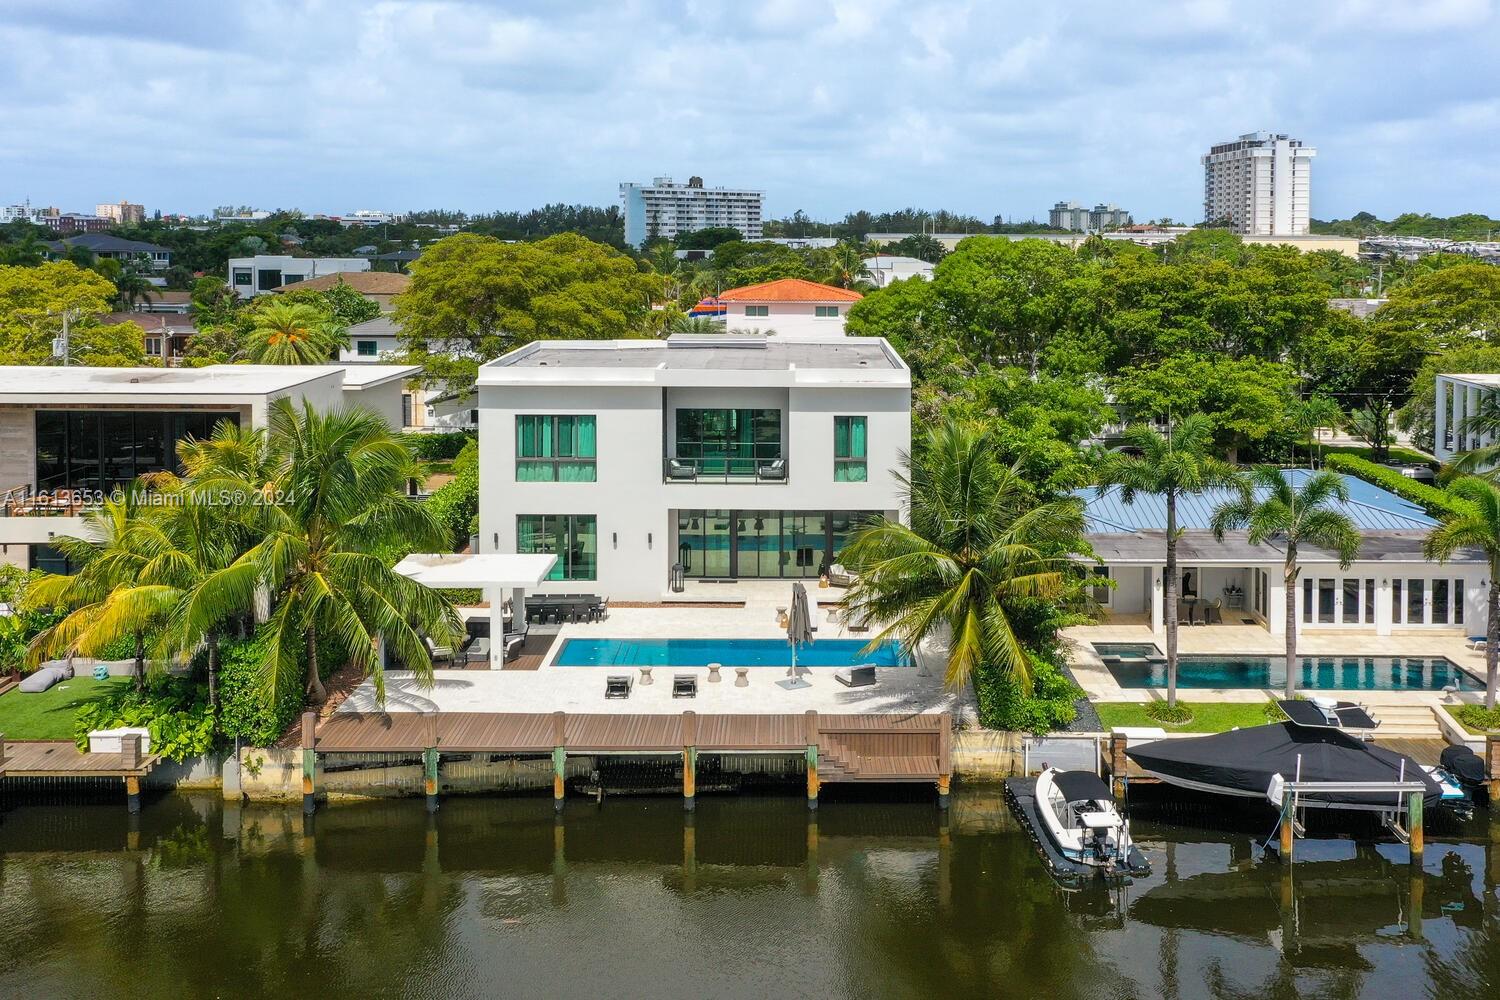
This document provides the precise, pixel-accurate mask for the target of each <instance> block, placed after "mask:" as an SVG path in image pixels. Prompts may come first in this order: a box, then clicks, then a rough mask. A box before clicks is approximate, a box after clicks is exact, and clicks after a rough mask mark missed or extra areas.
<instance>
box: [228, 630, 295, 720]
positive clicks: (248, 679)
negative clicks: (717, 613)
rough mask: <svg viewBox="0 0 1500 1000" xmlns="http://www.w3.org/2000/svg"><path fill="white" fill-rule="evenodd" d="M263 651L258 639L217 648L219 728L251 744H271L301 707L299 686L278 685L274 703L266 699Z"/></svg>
mask: <svg viewBox="0 0 1500 1000" xmlns="http://www.w3.org/2000/svg"><path fill="white" fill-rule="evenodd" d="M264 654H265V650H264V648H263V642H262V640H259V639H251V640H248V641H228V642H225V643H223V644H222V645H220V647H219V698H220V705H219V728H220V731H221V732H223V734H224V735H225V736H228V737H231V738H232V737H236V736H238V737H239V738H240V739H242V740H244V741H245V742H246V743H249V744H250V745H251V746H269V745H270V744H272V743H275V742H276V741H277V740H278V739H280V738H281V734H282V733H284V732H286V730H287V727H289V726H290V725H291V724H292V723H293V722H295V721H296V719H297V715H298V713H299V712H301V710H302V689H301V687H300V686H294V685H286V686H285V687H283V688H281V689H280V691H278V693H277V696H276V700H275V701H274V702H272V701H270V700H269V699H268V698H267V696H266V693H265V686H264V684H263V675H262V672H261V666H260V664H261V661H262V659H263V657H264ZM304 669H306V667H305V665H304Z"/></svg>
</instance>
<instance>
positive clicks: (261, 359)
mask: <svg viewBox="0 0 1500 1000" xmlns="http://www.w3.org/2000/svg"><path fill="white" fill-rule="evenodd" d="M253 322H254V326H252V327H251V328H250V335H249V337H248V338H247V340H246V354H247V355H248V356H249V358H250V360H251V361H253V362H254V363H256V364H258V365H321V364H326V363H327V362H328V360H329V359H330V358H332V357H333V355H334V353H335V352H336V351H337V350H338V349H339V347H341V346H348V342H349V331H348V329H347V328H346V327H344V326H342V325H341V324H340V323H338V322H337V321H336V320H334V319H333V318H331V317H330V316H329V315H328V314H327V313H324V312H322V311H320V310H319V309H318V308H316V307H315V306H312V305H309V304H308V303H306V302H273V303H271V304H270V305H268V306H265V307H264V308H262V309H260V310H259V312H257V313H256V315H255V318H254V321H253Z"/></svg>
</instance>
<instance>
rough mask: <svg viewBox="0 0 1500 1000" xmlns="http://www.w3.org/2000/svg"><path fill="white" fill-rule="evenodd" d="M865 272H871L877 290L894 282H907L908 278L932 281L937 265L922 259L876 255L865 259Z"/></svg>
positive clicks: (870, 278) (871, 279)
mask: <svg viewBox="0 0 1500 1000" xmlns="http://www.w3.org/2000/svg"><path fill="white" fill-rule="evenodd" d="M864 265H865V270H866V271H868V272H869V280H870V282H871V283H873V284H874V285H875V287H876V288H885V287H886V286H887V285H889V284H890V283H891V282H893V281H905V280H906V279H907V278H921V279H922V280H923V281H931V280H932V272H933V271H934V270H936V268H937V265H936V264H932V263H929V262H928V261H925V260H922V259H921V258H920V257H901V256H897V255H894V254H876V255H875V256H874V257H866V258H865V259H864Z"/></svg>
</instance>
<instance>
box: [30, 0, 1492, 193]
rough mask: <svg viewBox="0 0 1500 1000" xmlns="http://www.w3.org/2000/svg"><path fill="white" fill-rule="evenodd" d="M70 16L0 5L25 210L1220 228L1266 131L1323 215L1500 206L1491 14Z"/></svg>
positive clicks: (658, 5)
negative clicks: (697, 182)
mask: <svg viewBox="0 0 1500 1000" xmlns="http://www.w3.org/2000/svg"><path fill="white" fill-rule="evenodd" d="M54 7H55V5H51V4H45V3H34V2H29V0H21V2H19V3H15V4H11V5H7V7H6V8H5V10H4V11H0V44H3V45H4V46H5V47H6V49H7V51H8V52H10V53H13V55H14V58H12V59H10V60H8V66H7V67H6V68H5V69H0V99H3V100H4V101H5V103H6V105H7V107H8V108H9V120H10V124H9V134H10V135H11V137H12V141H11V142H8V143H6V144H5V148H3V149H0V177H3V178H4V181H3V187H4V190H3V191H0V202H4V203H7V204H9V203H12V202H20V201H22V200H23V199H27V198H29V199H30V200H31V202H32V203H33V204H34V205H57V206H58V207H60V208H61V209H63V210H64V211H82V212H88V211H90V210H91V209H92V208H93V206H95V205H96V204H98V203H103V202H113V201H116V200H118V199H120V198H126V199H128V200H130V201H131V202H134V203H140V204H144V205H145V206H146V208H147V210H148V212H149V211H154V210H157V209H160V210H162V211H164V212H187V213H201V212H207V211H210V210H212V208H213V207H214V206H216V205H219V204H225V203H230V202H232V203H234V204H252V205H255V206H257V207H259V208H265V209H275V208H294V207H295V208H299V209H301V210H302V211H304V212H308V213H325V214H343V213H347V212H350V211H352V210H354V209H357V208H362V207H365V208H377V209H384V210H390V211H408V210H420V209H426V208H449V209H457V210H464V211H468V212H471V213H476V212H486V211H493V210H496V209H525V208H529V207H533V206H537V205H541V204H544V203H548V202H568V203H582V204H591V205H617V204H619V195H618V185H619V183H620V182H621V181H623V180H627V179H631V178H636V179H648V178H651V177H655V176H662V175H666V176H674V177H678V178H687V177H689V176H692V175H698V176H702V177H704V178H705V181H706V183H707V184H709V185H711V186H719V185H723V186H728V187H735V188H750V189H756V190H763V191H764V192H765V217H766V218H778V217H782V216H786V215H790V214H792V213H793V212H794V211H796V210H798V209H801V210H803V211H805V212H806V213H807V214H808V215H810V216H812V217H813V218H816V219H837V218H839V217H841V216H842V215H843V214H844V213H846V212H849V211H854V210H858V209H867V210H870V211H883V210H894V209H898V208H902V207H906V206H917V207H923V208H930V209H938V208H946V209H949V210H952V211H956V212H962V213H968V214H972V215H976V216H978V217H980V218H981V219H983V220H985V221H988V220H989V219H990V218H991V217H992V216H994V215H1003V216H1004V217H1005V218H1006V219H1008V220H1009V219H1023V220H1024V219H1038V220H1045V219H1046V217H1047V210H1048V207H1049V206H1051V205H1053V204H1054V203H1055V202H1057V201H1058V200H1059V199H1068V198H1071V197H1076V196H1077V195H1076V193H1077V192H1090V194H1089V195H1088V196H1087V197H1088V198H1090V199H1095V200H1099V201H1104V202H1113V203H1116V204H1120V205H1126V206H1129V207H1130V209H1131V211H1132V212H1133V213H1134V215H1135V218H1136V219H1137V221H1143V220H1146V219H1151V218H1158V217H1162V216H1170V217H1172V218H1174V219H1177V220H1179V221H1186V222H1195V221H1201V220H1200V216H1201V214H1202V168H1201V167H1200V165H1199V163H1198V157H1199V156H1201V155H1202V154H1203V152H1204V151H1205V150H1206V149H1208V148H1209V147H1210V146H1211V145H1212V144H1214V143H1217V142H1222V141H1224V140H1225V139H1226V138H1227V137H1230V136H1234V135H1238V134H1242V133H1248V132H1254V131H1260V130H1268V131H1272V132H1278V133H1287V134H1291V135H1296V136H1298V137H1301V138H1303V139H1304V140H1305V141H1306V142H1307V143H1308V144H1310V145H1313V146H1316V147H1317V148H1318V150H1319V158H1318V162H1317V165H1316V173H1317V183H1316V185H1315V187H1314V195H1313V202H1312V205H1311V214H1312V215H1313V216H1314V217H1316V218H1324V219H1327V218H1346V217H1348V216H1350V215H1352V214H1353V213H1355V212H1358V211H1362V210H1363V211H1371V212H1374V213H1375V214H1377V215H1379V216H1381V217H1384V218H1389V217H1392V216H1394V215H1396V214H1398V213H1401V212H1407V211H1414V212H1430V213H1432V214H1434V215H1451V214H1455V213H1459V212H1469V211H1475V212H1484V211H1490V212H1492V211H1493V210H1494V206H1493V205H1492V204H1491V203H1490V200H1491V199H1492V198H1493V191H1494V190H1495V189H1496V187H1497V181H1500V164H1496V163H1495V162H1494V161H1493V157H1492V156H1490V155H1488V154H1489V152H1490V148H1489V147H1490V145H1491V144H1492V137H1493V135H1494V134H1495V128H1496V126H1497V125H1500V85H1497V84H1496V83H1495V82H1494V81H1493V80H1491V79H1489V78H1486V77H1484V76H1483V75H1482V74H1464V73H1454V72H1451V70H1452V68H1453V67H1454V66H1464V65H1468V66H1479V65H1483V64H1485V63H1486V60H1487V58H1488V53H1489V52H1491V51H1493V49H1494V46H1495V43H1496V41H1497V40H1500V30H1497V23H1500V19H1497V16H1496V12H1495V4H1494V3H1493V2H1490V0H1443V2H1439V3H1434V4H1428V5H1423V6H1422V7H1421V8H1420V10H1418V9H1417V8H1411V9H1410V10H1404V9H1389V8H1387V7H1385V6H1380V5H1376V4H1374V3H1371V2H1367V0H1346V2H1342V3H1336V4H1331V5H1327V6H1326V7H1318V8H1309V7H1307V6H1306V5H1299V6H1294V5H1292V4H1290V3H1277V4H1253V5H1252V4H1246V3H1231V2H1228V0H1224V2H1200V3H1189V4H1184V5H1179V6H1176V7H1174V8H1172V9H1170V10H1168V9H1166V8H1164V7H1158V6H1156V5H1140V6H1138V7H1136V8H1135V9H1134V10H1121V9H1120V8H1119V7H1118V6H1117V5H1104V4H1085V5H1078V6H1073V7H1070V8H1069V9H1068V10H1067V11H1059V10H1048V9H1038V8H1036V7H1035V6H1032V7H1021V6H1014V5H997V4H970V5H958V6H951V5H927V4H922V3H911V4H906V5H899V6H898V5H895V4H893V3H881V2H878V0H871V2H868V3H861V4H846V3H841V2H829V3H819V2H815V0H812V2H807V3H788V2H779V0H778V2H770V3H765V4H760V5H756V6H754V7H753V8H751V7H747V8H746V9H744V10H740V9H737V8H732V9H722V10H721V9H719V8H716V7H713V6H711V5H708V4H706V3H700V2H692V0H690V2H681V3H670V2H665V0H663V2H650V0H645V2H642V3H639V4H632V5H624V6H619V7H616V6H610V5H600V4H591V3H580V4H577V5H573V6H570V7H569V8H567V9H566V10H563V11H555V10H552V9H550V7H549V6H548V5H543V4H537V3H529V2H517V3H510V4H505V5H497V4H438V3H411V4H401V5H395V4H384V3H373V2H371V3H363V2H361V3H359V4H357V5H355V4H341V5H332V4H322V3H305V2H290V0H289V2H285V3H281V4H270V5H248V4H238V5H237V4H224V5H221V6H220V7H216V8H215V9H212V10H210V9H201V8H199V7H196V6H193V5H186V4H175V3H164V4H159V5H156V6H153V7H150V8H146V9H143V10H141V11H138V12H136V13H135V14H134V15H133V16H132V17H131V18H130V19H128V23H127V20H126V19H121V18H119V17H118V10H117V9H116V8H114V7H112V6H110V5H108V4H104V3H99V2H93V0H89V2H82V3H76V4H72V5H70V6H69V7H67V8H66V9H62V10H58V9H54ZM663 25H666V26H667V27H668V28H669V30H667V31H666V32H663V31H662V26H663ZM289 28H294V29H295V30H288V29H289ZM1104 28H1107V30H1103V29H1104ZM85 58H86V59H88V60H89V62H90V64H91V65H92V66H93V69H92V70H91V72H90V73H88V74H79V73H77V72H74V71H72V69H70V67H76V65H77V64H78V61H79V60H82V59H85ZM1382 67H1383V68H1382ZM100 79H109V80H110V81H111V85H110V87H109V88H101V87H99V86H98V83H97V81H98V80H100Z"/></svg>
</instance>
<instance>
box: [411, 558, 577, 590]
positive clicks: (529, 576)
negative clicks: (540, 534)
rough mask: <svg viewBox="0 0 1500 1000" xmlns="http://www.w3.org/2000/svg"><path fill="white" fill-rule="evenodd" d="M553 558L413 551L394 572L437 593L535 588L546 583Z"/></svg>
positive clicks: (554, 559) (554, 563)
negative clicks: (468, 589)
mask: <svg viewBox="0 0 1500 1000" xmlns="http://www.w3.org/2000/svg"><path fill="white" fill-rule="evenodd" d="M555 565H557V556H555V555H549V554H537V555H519V554H515V553H510V554H507V553H500V552H487V553H483V554H479V555H465V554H455V553H446V552H417V553H413V554H411V555H409V556H407V557H406V558H405V559H403V560H401V561H400V562H399V563H397V564H396V572H397V573H400V574H401V575H402V576H404V577H408V578H409V579H412V580H415V581H416V582H418V583H420V584H424V585H426V586H428V587H433V588H436V589H438V590H454V589H467V588H470V587H522V588H525V587H539V586H541V585H542V584H543V583H545V582H546V580H547V575H548V574H549V573H551V572H552V567H553V566H555Z"/></svg>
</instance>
